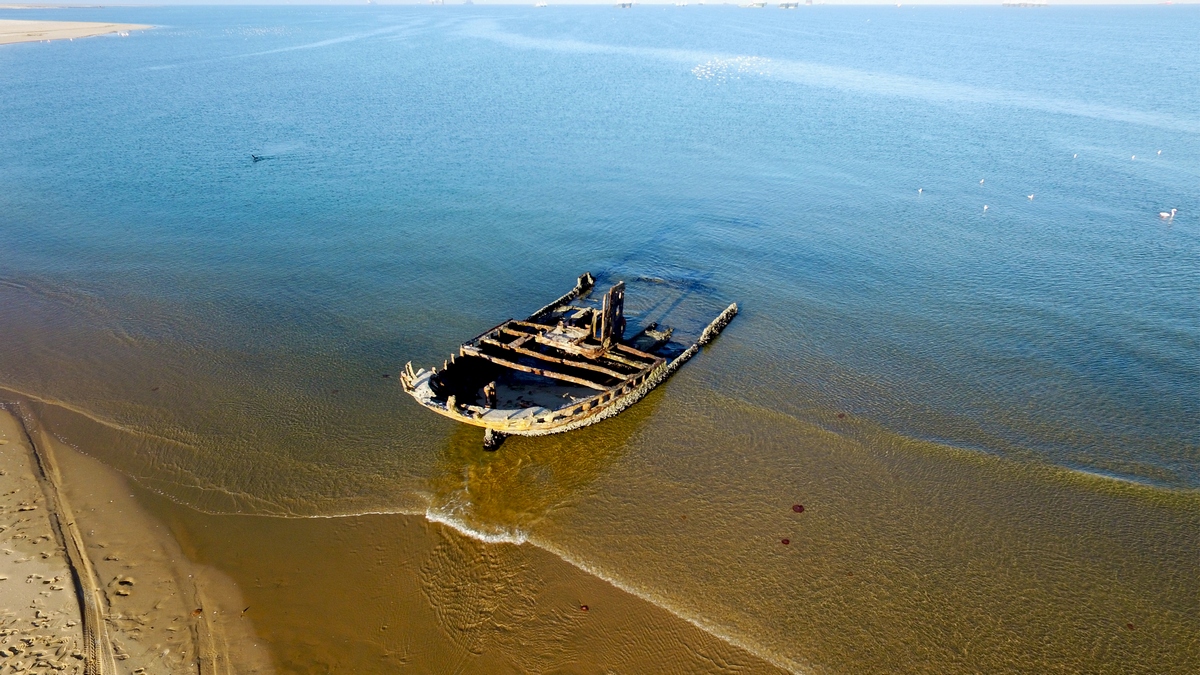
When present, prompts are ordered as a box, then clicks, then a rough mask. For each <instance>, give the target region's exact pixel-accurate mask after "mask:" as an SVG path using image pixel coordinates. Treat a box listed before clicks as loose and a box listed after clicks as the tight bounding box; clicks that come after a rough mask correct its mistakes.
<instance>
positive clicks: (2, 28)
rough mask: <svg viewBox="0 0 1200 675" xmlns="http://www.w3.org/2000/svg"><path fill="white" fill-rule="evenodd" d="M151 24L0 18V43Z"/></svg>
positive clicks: (66, 37)
mask: <svg viewBox="0 0 1200 675" xmlns="http://www.w3.org/2000/svg"><path fill="white" fill-rule="evenodd" d="M152 27H153V26H146V25H142V24H137V23H97V22H91V21H24V20H19V19H0V45H3V44H11V43H15V42H42V41H43V40H74V39H75V38H85V37H93V36H96V35H107V34H109V33H126V32H129V31H133V30H146V29H147V28H152Z"/></svg>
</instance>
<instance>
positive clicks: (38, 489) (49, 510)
mask: <svg viewBox="0 0 1200 675" xmlns="http://www.w3.org/2000/svg"><path fill="white" fill-rule="evenodd" d="M31 429H32V431H30V430H31ZM0 442H2V443H3V444H2V445H0V467H2V470H3V473H2V474H0V487H3V490H2V494H3V496H2V497H0V510H2V511H3V522H2V523H0V528H2V531H3V534H0V536H3V537H4V551H3V553H4V554H5V555H4V556H3V558H2V559H0V576H2V577H6V578H4V579H0V584H2V585H0V607H2V608H3V609H2V610H0V611H2V614H0V620H2V621H3V624H4V626H3V630H0V633H2V635H0V648H3V649H4V650H5V652H6V656H5V657H4V660H3V663H4V664H6V665H12V666H13V667H14V671H13V672H16V671H17V670H19V669H20V668H21V667H36V668H52V669H54V670H61V671H63V672H83V671H84V669H85V667H86V666H88V665H91V666H92V667H94V668H95V671H94V672H98V673H131V674H133V675H137V674H139V673H147V672H152V673H158V672H185V671H190V672H199V673H202V674H203V673H224V672H244V673H265V672H271V665H270V658H269V656H268V654H267V651H266V650H265V648H258V647H257V646H256V645H255V642H256V640H255V639H254V637H253V632H252V629H251V628H250V625H249V624H248V623H247V622H242V621H239V620H238V619H240V616H239V613H238V612H237V609H236V608H237V607H238V606H240V603H241V597H240V595H238V593H237V589H236V587H235V586H234V585H233V583H232V582H230V581H229V580H228V579H227V578H225V577H223V576H222V575H221V574H220V573H219V572H217V571H215V570H212V569H209V568H206V567H204V566H201V565H195V564H193V563H191V562H190V561H189V560H187V558H186V557H185V556H183V555H182V553H181V551H180V550H179V547H178V545H177V544H176V543H175V541H174V539H173V538H172V537H171V535H170V533H169V532H168V531H167V530H166V529H165V528H164V527H163V526H162V524H160V523H158V522H157V521H155V520H154V519H152V518H151V517H150V516H149V515H148V514H147V513H146V511H145V510H144V509H143V508H142V507H141V506H140V505H139V504H138V503H137V501H136V499H134V496H133V494H131V491H130V489H129V485H128V483H127V481H126V480H125V479H124V478H123V477H121V476H120V475H119V474H117V473H116V472H114V471H112V470H110V469H108V468H107V467H105V466H103V465H102V464H100V463H99V462H97V461H96V460H93V459H91V458H89V457H86V456H85V455H82V454H80V453H78V452H76V451H75V450H73V449H72V448H69V447H67V446H64V445H62V444H61V443H58V442H57V441H56V440H55V439H53V437H51V436H50V435H48V434H45V433H42V429H41V428H40V427H39V426H38V425H37V421H36V420H34V419H33V418H32V417H30V416H28V415H25V416H24V424H22V423H21V422H20V421H18V419H17V418H16V417H15V416H14V414H11V413H10V412H7V411H5V410H0ZM35 446H36V452H35ZM39 476H41V477H42V478H41V480H40V481H39V478H38V477H39ZM39 483H40V484H39ZM50 493H53V498H49V497H48V494H50ZM72 540H74V541H77V542H79V543H80V544H81V545H79V546H76V547H75V550H74V551H71V550H69V549H70V548H71V542H72ZM64 542H65V545H64ZM80 555H82V556H83V557H82V558H80ZM85 611H86V614H84V612H85ZM18 663H20V666H19V667H18V665H17V664H18Z"/></svg>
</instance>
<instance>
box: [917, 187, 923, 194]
mask: <svg viewBox="0 0 1200 675" xmlns="http://www.w3.org/2000/svg"><path fill="white" fill-rule="evenodd" d="M924 191H925V188H917V194H921V193H922V192H924Z"/></svg>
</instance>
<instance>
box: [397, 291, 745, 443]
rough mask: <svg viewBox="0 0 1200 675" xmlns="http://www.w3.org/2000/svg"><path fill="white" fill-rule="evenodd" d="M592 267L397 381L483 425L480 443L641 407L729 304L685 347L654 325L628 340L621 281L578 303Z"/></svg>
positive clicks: (709, 334)
mask: <svg viewBox="0 0 1200 675" xmlns="http://www.w3.org/2000/svg"><path fill="white" fill-rule="evenodd" d="M595 283H596V281H595V279H594V278H593V277H592V275H591V274H589V273H584V274H583V275H582V276H580V277H579V280H578V281H577V282H576V284H575V288H574V289H572V290H571V292H569V293H567V294H566V295H564V296H562V297H560V298H558V299H557V300H555V301H554V302H552V303H550V304H548V305H546V306H545V307H543V308H541V309H539V310H538V311H536V312H534V313H533V314H531V315H530V316H529V317H528V318H526V319H523V320H517V319H509V320H508V321H505V322H503V323H501V324H500V325H498V326H496V327H494V328H490V329H488V330H486V331H484V332H483V333H481V334H480V335H478V336H476V337H474V338H472V339H470V340H468V341H467V342H465V343H463V344H462V346H460V347H459V348H458V353H457V354H454V355H452V356H451V357H450V358H449V359H448V360H446V361H445V362H444V363H443V364H442V368H441V369H440V370H439V369H438V368H436V367H434V368H429V369H428V370H426V369H424V368H422V369H419V370H414V369H413V365H412V362H411V361H409V362H408V363H407V364H405V366H404V372H402V373H401V374H400V383H401V385H402V386H403V387H404V390H405V391H406V392H408V393H409V394H411V395H412V397H413V398H415V399H416V400H417V402H418V403H420V404H421V405H423V406H425V407H426V408H429V409H430V410H432V411H434V412H436V413H438V414H440V415H445V416H446V417H449V418H451V419H453V420H456V421H458V422H462V423H464V424H472V425H475V426H477V427H483V428H484V429H485V430H486V431H485V432H484V439H483V447H484V449H485V450H495V449H497V448H498V447H499V446H500V444H501V443H502V442H503V441H504V439H505V438H506V437H507V436H510V435H519V436H542V435H546V434H556V433H562V432H565V431H571V430H573V429H578V428H580V427H584V426H587V425H589V424H595V423H596V422H599V421H601V420H604V419H607V418H609V417H612V416H614V415H616V414H617V413H620V412H621V411H622V410H625V409H626V408H628V407H629V406H631V405H633V404H634V403H637V402H638V401H639V400H640V399H641V398H642V397H644V396H645V395H646V394H648V393H649V392H650V391H651V390H652V389H654V388H655V387H657V386H658V385H659V384H662V382H663V381H664V380H666V379H667V378H668V377H670V376H671V374H672V373H674V372H675V371H676V370H678V369H679V367H680V366H682V365H683V364H684V363H686V362H687V361H688V359H690V358H692V357H693V356H695V355H696V353H697V352H698V351H699V350H700V348H701V347H702V346H704V345H705V344H707V343H709V342H710V341H711V340H712V339H713V338H715V337H716V336H717V335H719V334H720V333H721V331H722V330H723V329H724V328H725V326H726V325H728V324H729V322H730V321H731V320H733V317H734V316H735V315H736V314H737V312H738V307H737V303H734V304H731V305H729V306H728V307H727V308H725V310H724V311H723V312H721V313H720V314H719V315H718V316H717V317H716V318H715V319H713V321H712V322H711V323H709V324H708V326H707V327H706V328H705V329H704V331H703V332H702V333H701V334H700V336H699V338H697V339H696V341H695V342H693V343H691V344H690V345H688V346H686V347H684V348H682V349H680V346H681V345H680V344H679V343H678V342H673V341H672V340H671V338H672V335H673V329H670V328H667V327H663V326H659V325H657V324H654V323H651V324H649V325H647V326H646V327H645V328H642V329H641V330H639V331H638V332H637V333H636V334H634V335H633V336H632V337H629V338H626V337H625V282H623V281H622V282H618V283H617V284H616V285H614V286H613V287H612V288H610V289H609V290H608V291H607V292H605V293H604V294H603V296H602V297H601V298H600V301H599V303H595V302H592V303H591V304H592V306H584V303H583V302H582V300H583V299H585V298H588V297H589V296H590V294H591V293H592V290H593V288H594V286H595Z"/></svg>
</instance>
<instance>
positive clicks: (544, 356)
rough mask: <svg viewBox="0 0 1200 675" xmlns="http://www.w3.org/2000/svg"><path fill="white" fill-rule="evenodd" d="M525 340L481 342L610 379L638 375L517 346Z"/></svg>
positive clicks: (621, 378) (483, 340)
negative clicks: (593, 372)
mask: <svg viewBox="0 0 1200 675" xmlns="http://www.w3.org/2000/svg"><path fill="white" fill-rule="evenodd" d="M524 340H525V338H518V339H517V340H514V341H513V342H512V343H510V344H505V343H503V342H500V341H499V340H493V339H491V338H483V339H482V340H480V342H482V343H483V344H485V345H492V346H493V347H500V348H501V349H509V350H512V351H514V352H516V353H518V354H524V355H525V356H532V357H533V358H535V359H541V360H543V361H550V362H551V363H561V364H563V365H564V366H571V367H573V368H583V369H585V370H593V371H595V372H597V373H604V374H605V375H608V376H609V377H615V378H617V379H618V380H626V379H628V378H629V377H630V376H632V375H636V374H637V373H628V374H626V373H618V372H617V371H615V370H609V369H608V368H603V367H601V366H597V365H596V364H594V363H588V362H587V361H576V360H573V359H572V360H568V359H560V358H557V357H554V356H550V355H549V354H543V353H541V352H535V351H534V350H532V349H525V348H524V347H522V346H520V345H519V344H517V343H518V342H523V341H524Z"/></svg>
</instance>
